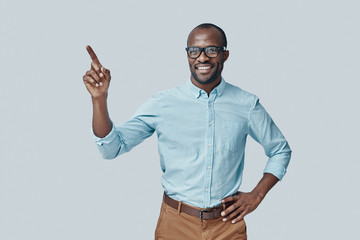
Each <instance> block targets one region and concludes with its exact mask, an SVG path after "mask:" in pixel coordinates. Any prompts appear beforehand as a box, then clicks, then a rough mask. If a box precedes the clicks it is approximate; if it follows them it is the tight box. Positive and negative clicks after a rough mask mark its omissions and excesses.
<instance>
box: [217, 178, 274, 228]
mask: <svg viewBox="0 0 360 240" xmlns="http://www.w3.org/2000/svg"><path fill="white" fill-rule="evenodd" d="M278 181H279V179H278V178H277V177H275V176H274V175H272V174H271V173H264V176H263V177H262V178H261V180H260V182H259V183H258V184H257V185H256V187H255V188H254V190H252V191H251V192H249V193H242V192H240V193H238V194H236V195H234V196H231V197H227V198H224V199H223V200H221V203H227V202H231V201H233V202H234V203H233V204H232V205H230V206H229V207H228V208H226V209H225V210H224V211H222V212H221V216H223V217H224V218H223V221H230V220H232V221H231V222H232V223H237V222H238V221H240V220H241V219H243V218H244V217H245V215H247V214H249V213H251V212H252V211H254V210H255V209H256V208H257V207H258V206H259V204H260V203H261V201H262V200H263V199H264V197H265V195H266V194H267V193H268V192H269V191H270V189H271V188H272V187H273V186H274V185H275V184H276V183H277V182H278Z"/></svg>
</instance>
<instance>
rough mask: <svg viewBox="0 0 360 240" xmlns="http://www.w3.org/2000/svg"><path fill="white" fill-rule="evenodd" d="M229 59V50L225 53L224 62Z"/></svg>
mask: <svg viewBox="0 0 360 240" xmlns="http://www.w3.org/2000/svg"><path fill="white" fill-rule="evenodd" d="M228 57H229V50H226V51H224V62H225V61H226V60H227V59H228Z"/></svg>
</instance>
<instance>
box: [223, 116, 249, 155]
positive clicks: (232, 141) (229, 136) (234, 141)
mask: <svg viewBox="0 0 360 240" xmlns="http://www.w3.org/2000/svg"><path fill="white" fill-rule="evenodd" d="M243 131H244V125H243V124H241V123H236V122H229V121H225V122H223V124H222V127H221V148H222V149H224V150H227V151H231V152H234V151H236V149H237V148H238V147H240V146H239V138H240V136H241V135H243Z"/></svg>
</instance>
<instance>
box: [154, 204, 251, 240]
mask: <svg viewBox="0 0 360 240" xmlns="http://www.w3.org/2000/svg"><path fill="white" fill-rule="evenodd" d="M182 204H184V203H182ZM221 239H224V240H235V239H236V240H246V239H247V235H246V224H245V221H244V220H242V221H240V222H237V223H231V221H227V222H223V221H222V217H219V218H216V219H211V220H201V219H200V218H198V217H195V216H191V215H188V214H186V213H183V212H180V213H179V212H178V210H176V209H174V208H172V207H170V206H169V205H167V204H166V203H164V202H163V203H162V205H161V210H160V216H159V220H158V223H157V226H156V230H155V240H221Z"/></svg>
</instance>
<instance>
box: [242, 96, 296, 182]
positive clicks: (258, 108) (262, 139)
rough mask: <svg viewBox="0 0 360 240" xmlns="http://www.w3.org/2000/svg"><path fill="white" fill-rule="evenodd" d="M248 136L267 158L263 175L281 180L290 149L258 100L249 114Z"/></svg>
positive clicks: (286, 165)
mask: <svg viewBox="0 0 360 240" xmlns="http://www.w3.org/2000/svg"><path fill="white" fill-rule="evenodd" d="M249 134H250V136H251V137H252V138H254V140H255V141H257V142H258V143H260V144H261V145H262V146H263V148H264V150H265V154H266V156H268V157H269V159H268V162H267V164H266V167H265V169H264V173H271V174H273V175H274V176H276V177H277V178H278V179H279V180H281V179H282V178H283V176H284V175H285V173H286V169H287V167H288V165H289V161H290V157H291V149H290V147H289V144H288V142H287V141H286V139H285V137H284V136H283V134H282V133H281V131H280V130H279V128H278V127H277V126H276V125H275V123H274V122H273V120H272V119H271V117H270V116H269V114H268V113H267V112H266V110H265V109H264V107H263V106H262V105H261V104H260V102H259V99H258V98H255V101H254V105H253V107H252V109H251V110H250V112H249Z"/></svg>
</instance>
